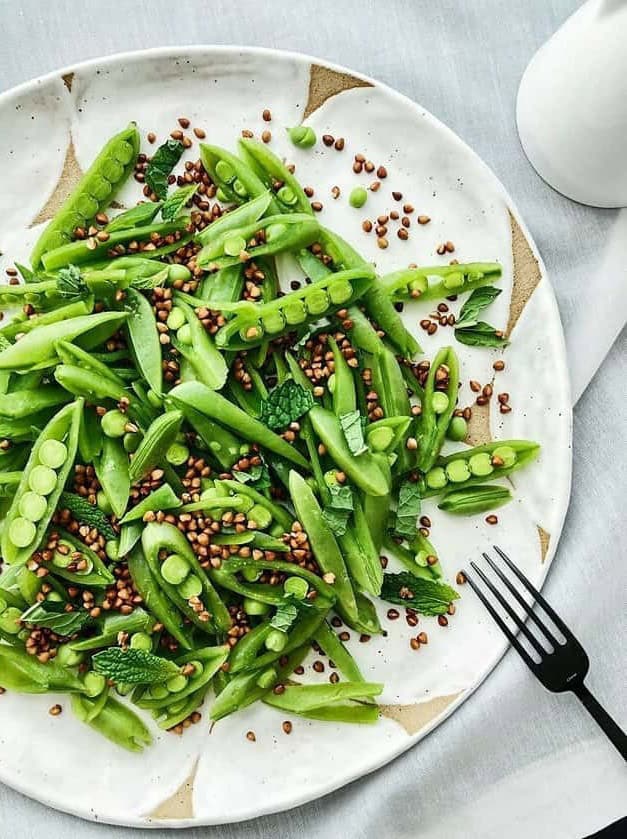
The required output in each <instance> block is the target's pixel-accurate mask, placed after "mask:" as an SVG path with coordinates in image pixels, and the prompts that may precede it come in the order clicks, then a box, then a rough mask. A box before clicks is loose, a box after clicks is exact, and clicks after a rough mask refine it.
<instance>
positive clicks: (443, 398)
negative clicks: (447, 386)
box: [431, 390, 450, 414]
mask: <svg viewBox="0 0 627 839" xmlns="http://www.w3.org/2000/svg"><path fill="white" fill-rule="evenodd" d="M449 404H450V403H449V398H448V396H447V395H446V393H443V392H442V391H441V390H436V392H435V393H434V394H433V396H432V397H431V407H432V408H433V411H434V413H436V414H443V413H444V412H445V411H446V409H447V408H448V406H449Z"/></svg>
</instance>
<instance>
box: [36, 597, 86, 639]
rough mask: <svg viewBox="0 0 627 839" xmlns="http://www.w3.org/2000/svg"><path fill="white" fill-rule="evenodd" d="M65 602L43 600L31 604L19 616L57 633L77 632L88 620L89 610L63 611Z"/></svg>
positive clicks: (64, 635) (65, 635) (69, 633)
mask: <svg viewBox="0 0 627 839" xmlns="http://www.w3.org/2000/svg"><path fill="white" fill-rule="evenodd" d="M65 606H66V604H65V603H57V602H55V601H52V600H43V601H42V602H41V603H35V604H33V605H32V606H31V607H30V609H27V610H26V611H25V612H24V614H23V615H22V617H21V620H22V621H23V622H24V623H30V624H33V625H34V626H43V627H46V629H51V630H52V631H53V632H56V634H57V635H62V636H63V637H67V636H69V635H74V633H76V632H78V631H79V630H80V629H82V628H83V626H84V625H85V624H86V623H87V621H88V620H89V612H87V611H85V609H81V610H76V611H73V612H66V611H65Z"/></svg>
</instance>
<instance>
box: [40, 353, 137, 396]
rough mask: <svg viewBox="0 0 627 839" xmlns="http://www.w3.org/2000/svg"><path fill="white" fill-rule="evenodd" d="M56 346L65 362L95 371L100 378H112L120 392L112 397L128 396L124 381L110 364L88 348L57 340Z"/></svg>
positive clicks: (91, 371)
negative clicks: (96, 356)
mask: <svg viewBox="0 0 627 839" xmlns="http://www.w3.org/2000/svg"><path fill="white" fill-rule="evenodd" d="M54 348H55V351H56V353H57V355H58V356H59V358H60V359H61V361H62V362H63V363H64V364H72V365H74V366H76V367H82V368H83V369H84V370H89V372H90V373H93V374H94V375H95V376H98V377H99V378H104V379H107V380H111V381H112V382H113V383H114V384H115V385H116V388H117V391H116V392H117V393H119V394H120V396H118V397H116V396H114V397H111V398H114V399H118V400H119V399H121V398H122V397H123V396H127V394H126V391H125V390H124V381H123V380H122V379H121V378H120V377H119V376H117V375H116V374H115V372H114V371H113V369H112V368H111V367H110V366H109V365H108V364H105V363H104V362H103V361H99V360H98V359H97V358H94V356H93V354H92V353H88V352H87V350H84V349H83V348H82V347H78V346H76V344H72V343H71V342H70V341H56V342H55V345H54ZM127 398H128V397H127Z"/></svg>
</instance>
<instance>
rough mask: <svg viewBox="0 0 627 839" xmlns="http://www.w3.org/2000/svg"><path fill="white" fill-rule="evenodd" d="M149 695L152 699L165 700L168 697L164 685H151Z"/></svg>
mask: <svg viewBox="0 0 627 839" xmlns="http://www.w3.org/2000/svg"><path fill="white" fill-rule="evenodd" d="M149 693H150V696H151V697H152V698H153V699H167V697H168V696H169V695H170V691H169V690H168V689H167V687H166V686H165V685H153V686H152V687H151V688H150V691H149Z"/></svg>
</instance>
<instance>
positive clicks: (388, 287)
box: [380, 262, 502, 301]
mask: <svg viewBox="0 0 627 839" xmlns="http://www.w3.org/2000/svg"><path fill="white" fill-rule="evenodd" d="M501 274H502V268H501V266H500V265H499V263H498V262H468V263H465V264H461V265H460V264H457V265H437V266H427V267H419V268H405V269H403V270H401V271H394V273H392V274H386V275H385V276H383V277H381V280H380V283H381V287H382V288H383V290H384V291H385V293H386V294H388V295H389V296H390V297H391V298H392V299H393V300H416V299H420V300H424V301H426V300H440V299H442V298H444V297H449V296H450V295H451V294H463V293H464V292H466V291H472V290H473V289H475V288H479V287H480V286H483V285H489V284H490V283H493V282H496V281H497V280H500V278H501ZM432 277H433V278H437V282H434V283H430V282H429V280H430V278H432Z"/></svg>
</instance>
